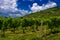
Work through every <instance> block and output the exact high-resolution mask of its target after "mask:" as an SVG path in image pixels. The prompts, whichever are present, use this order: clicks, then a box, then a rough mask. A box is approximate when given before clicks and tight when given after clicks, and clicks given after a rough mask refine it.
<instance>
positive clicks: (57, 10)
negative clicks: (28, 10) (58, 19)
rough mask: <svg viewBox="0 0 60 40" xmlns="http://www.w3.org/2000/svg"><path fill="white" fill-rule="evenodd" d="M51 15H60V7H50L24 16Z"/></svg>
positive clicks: (41, 16) (42, 16) (45, 16)
mask: <svg viewBox="0 0 60 40" xmlns="http://www.w3.org/2000/svg"><path fill="white" fill-rule="evenodd" d="M51 16H60V7H55V8H50V9H47V10H44V11H41V12H36V13H32V14H30V15H26V16H24V17H23V18H32V17H33V18H38V17H40V18H48V17H51Z"/></svg>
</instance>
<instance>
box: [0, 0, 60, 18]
mask: <svg viewBox="0 0 60 40" xmlns="http://www.w3.org/2000/svg"><path fill="white" fill-rule="evenodd" d="M56 6H60V0H0V14H1V15H4V16H12V17H20V16H24V15H26V14H29V13H33V12H39V11H42V10H46V9H48V8H52V7H56Z"/></svg>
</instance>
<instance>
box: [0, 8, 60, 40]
mask: <svg viewBox="0 0 60 40" xmlns="http://www.w3.org/2000/svg"><path fill="white" fill-rule="evenodd" d="M0 40H60V7H55V8H50V9H47V10H43V11H41V12H36V13H31V14H29V15H26V16H24V17H19V18H11V17H8V18H6V17H0Z"/></svg>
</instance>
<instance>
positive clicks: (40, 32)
mask: <svg viewBox="0 0 60 40" xmlns="http://www.w3.org/2000/svg"><path fill="white" fill-rule="evenodd" d="M42 26H43V21H42V20H41V26H40V39H41V40H42Z"/></svg>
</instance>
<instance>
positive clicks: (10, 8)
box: [0, 0, 28, 17]
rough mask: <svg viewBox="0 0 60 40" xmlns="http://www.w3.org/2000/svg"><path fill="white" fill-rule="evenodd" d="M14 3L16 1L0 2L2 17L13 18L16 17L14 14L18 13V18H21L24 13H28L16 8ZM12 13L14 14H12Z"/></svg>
mask: <svg viewBox="0 0 60 40" xmlns="http://www.w3.org/2000/svg"><path fill="white" fill-rule="evenodd" d="M16 1H17V0H0V12H2V13H3V14H4V15H5V14H6V15H7V16H8V15H10V16H14V17H15V16H17V15H18V14H17V13H15V12H18V13H19V15H18V16H23V15H25V14H26V13H28V11H26V10H19V9H18V8H17V6H18V5H17V3H16ZM12 12H14V13H13V14H12ZM18 16H17V17H18Z"/></svg>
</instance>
